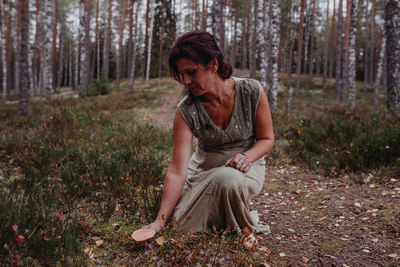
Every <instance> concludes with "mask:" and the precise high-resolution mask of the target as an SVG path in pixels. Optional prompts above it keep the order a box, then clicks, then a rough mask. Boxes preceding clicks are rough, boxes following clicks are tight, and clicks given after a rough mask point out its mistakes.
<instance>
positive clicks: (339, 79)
mask: <svg viewBox="0 0 400 267" xmlns="http://www.w3.org/2000/svg"><path fill="white" fill-rule="evenodd" d="M342 5H343V0H339V10H338V25H337V32H336V34H337V35H336V71H335V75H336V77H335V78H336V87H335V97H336V99H337V100H340V92H341V90H342V45H343V43H342V34H343V15H342Z"/></svg>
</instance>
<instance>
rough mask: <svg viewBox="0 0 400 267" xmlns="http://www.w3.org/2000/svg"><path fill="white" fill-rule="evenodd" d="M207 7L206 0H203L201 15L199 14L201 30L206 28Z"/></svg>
mask: <svg viewBox="0 0 400 267" xmlns="http://www.w3.org/2000/svg"><path fill="white" fill-rule="evenodd" d="M207 7H208V0H203V2H202V9H203V11H202V15H201V28H202V29H203V30H206V29H207Z"/></svg>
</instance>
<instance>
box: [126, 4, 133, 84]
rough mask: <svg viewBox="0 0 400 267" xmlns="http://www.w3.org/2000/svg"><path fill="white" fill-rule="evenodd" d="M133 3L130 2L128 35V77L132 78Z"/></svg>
mask: <svg viewBox="0 0 400 267" xmlns="http://www.w3.org/2000/svg"><path fill="white" fill-rule="evenodd" d="M133 3H134V1H132V0H129V35H128V71H127V76H128V77H129V78H130V73H131V68H132V52H133V48H132V46H133Z"/></svg>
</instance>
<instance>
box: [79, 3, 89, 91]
mask: <svg viewBox="0 0 400 267" xmlns="http://www.w3.org/2000/svg"><path fill="white" fill-rule="evenodd" d="M79 9H80V10H81V11H82V12H81V17H80V19H79V22H80V29H81V36H80V43H81V62H80V65H81V71H80V87H79V96H80V97H86V94H87V89H88V86H89V75H90V13H91V12H90V11H91V4H90V1H85V0H79Z"/></svg>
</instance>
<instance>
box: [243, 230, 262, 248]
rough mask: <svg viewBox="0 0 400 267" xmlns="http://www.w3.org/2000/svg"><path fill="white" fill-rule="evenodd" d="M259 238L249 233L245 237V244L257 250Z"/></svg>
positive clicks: (246, 246)
mask: <svg viewBox="0 0 400 267" xmlns="http://www.w3.org/2000/svg"><path fill="white" fill-rule="evenodd" d="M257 243H258V242H257V239H256V237H255V236H254V235H253V234H249V235H248V236H246V237H245V238H244V239H243V246H244V247H245V248H246V249H247V250H248V251H252V250H255V248H256V245H257Z"/></svg>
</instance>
